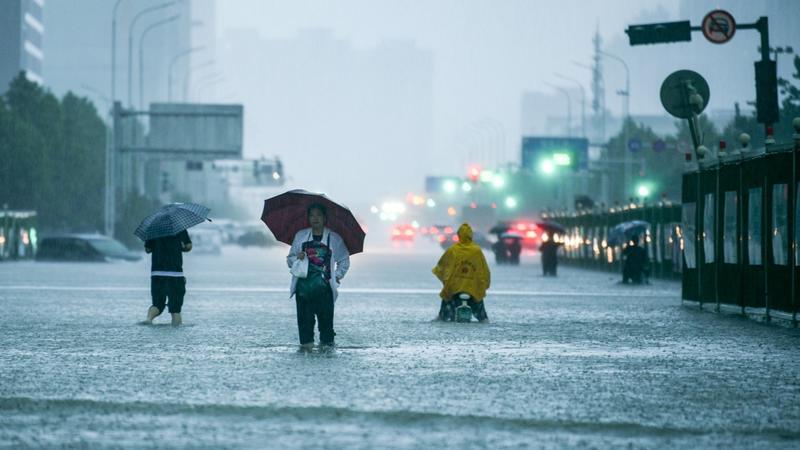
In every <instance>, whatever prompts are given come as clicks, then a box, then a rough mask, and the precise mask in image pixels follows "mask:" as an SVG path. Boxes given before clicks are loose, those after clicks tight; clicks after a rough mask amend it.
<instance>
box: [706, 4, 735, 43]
mask: <svg viewBox="0 0 800 450" xmlns="http://www.w3.org/2000/svg"><path fill="white" fill-rule="evenodd" d="M700 28H701V29H702V30H703V36H705V37H706V39H708V40H709V41H710V42H711V43H713V44H724V43H726V42H728V41H730V40H731V38H733V35H734V34H735V33H736V20H734V18H733V16H732V15H731V13H729V12H728V11H725V10H723V9H715V10H714V11H711V12H710V13H708V14H706V16H705V17H703V24H702V25H701V26H700Z"/></svg>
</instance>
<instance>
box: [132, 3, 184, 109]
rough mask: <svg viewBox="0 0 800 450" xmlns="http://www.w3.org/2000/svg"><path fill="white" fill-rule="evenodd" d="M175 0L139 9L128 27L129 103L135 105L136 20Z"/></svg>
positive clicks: (167, 5) (169, 4)
mask: <svg viewBox="0 0 800 450" xmlns="http://www.w3.org/2000/svg"><path fill="white" fill-rule="evenodd" d="M174 4H175V2H166V3H160V4H158V5H155V6H151V7H149V8H145V9H143V10H141V11H139V12H138V13H137V14H136V15H135V16H134V17H133V20H131V25H130V26H129V27H128V105H129V106H132V105H133V82H132V78H133V30H134V29H135V28H136V22H138V21H139V19H141V18H142V17H143V16H144V15H145V14H149V13H151V12H155V11H158V10H161V9H164V8H167V7H169V6H172V5H174Z"/></svg>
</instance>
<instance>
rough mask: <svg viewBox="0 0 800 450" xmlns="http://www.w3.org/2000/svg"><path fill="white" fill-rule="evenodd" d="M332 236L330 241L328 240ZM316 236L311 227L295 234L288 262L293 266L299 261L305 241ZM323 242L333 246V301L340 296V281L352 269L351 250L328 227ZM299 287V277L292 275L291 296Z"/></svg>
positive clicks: (323, 232)
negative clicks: (299, 254)
mask: <svg viewBox="0 0 800 450" xmlns="http://www.w3.org/2000/svg"><path fill="white" fill-rule="evenodd" d="M329 238H330V241H329V240H328V239H329ZM313 239H314V237H313V235H312V233H311V228H304V229H302V230H300V231H298V232H297V234H295V235H294V239H293V240H292V248H290V249H289V254H288V255H287V256H286V264H287V265H288V266H289V268H290V269H291V268H292V265H294V262H295V261H297V254H298V253H300V251H301V250H302V249H303V243H304V242H308V241H311V240H313ZM322 242H324V243H325V244H326V245H327V243H328V242H330V248H331V274H332V276H331V280H330V284H331V291H333V301H334V302H335V301H336V297H338V295H339V293H338V289H339V282H338V281H337V280H339V281H341V280H342V279H343V278H344V276H345V275H346V274H347V271H348V270H349V269H350V251H349V250H348V249H347V246H346V245H345V243H344V240H343V239H342V237H341V236H339V234H338V233H336V232H335V231H331V230H329V229H328V228H327V227H326V228H325V229H324V230H323V231H322ZM296 288H297V277H295V276H292V284H291V287H290V288H289V298H291V297H292V296H293V295H294V292H295V289H296Z"/></svg>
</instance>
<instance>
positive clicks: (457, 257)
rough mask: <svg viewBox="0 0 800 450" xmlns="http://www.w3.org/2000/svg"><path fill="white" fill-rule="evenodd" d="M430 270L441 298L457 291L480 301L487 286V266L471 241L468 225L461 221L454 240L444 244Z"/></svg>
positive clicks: (484, 294) (478, 249) (445, 298)
mask: <svg viewBox="0 0 800 450" xmlns="http://www.w3.org/2000/svg"><path fill="white" fill-rule="evenodd" d="M433 274H434V275H436V278H438V279H439V281H441V282H442V284H443V287H442V292H440V293H439V295H440V296H441V297H442V300H449V299H451V298H452V297H453V296H454V295H455V294H458V293H459V292H465V293H467V294H469V295H471V296H472V297H473V298H474V299H475V300H477V301H482V300H483V298H484V297H486V290H487V289H489V281H490V275H489V266H488V265H487V264H486V258H484V257H483V252H482V251H481V248H480V247H478V245H477V244H475V243H474V242H472V228H470V226H469V225H468V224H466V223H465V224H463V225H461V226H460V227H459V228H458V242H457V243H456V244H455V245H453V246H452V247H450V248H448V249H447V250H446V251H445V252H444V255H442V257H441V258H440V259H439V262H438V263H437V264H436V267H434V268H433Z"/></svg>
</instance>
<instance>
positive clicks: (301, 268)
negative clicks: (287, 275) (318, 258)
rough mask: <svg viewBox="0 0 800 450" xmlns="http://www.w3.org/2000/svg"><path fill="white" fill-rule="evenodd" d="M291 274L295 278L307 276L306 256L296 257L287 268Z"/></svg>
mask: <svg viewBox="0 0 800 450" xmlns="http://www.w3.org/2000/svg"><path fill="white" fill-rule="evenodd" d="M289 272H291V274H292V275H294V276H295V277H297V278H305V277H307V276H308V258H303V259H298V260H296V261H295V262H294V264H292V268H291V269H289Z"/></svg>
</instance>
